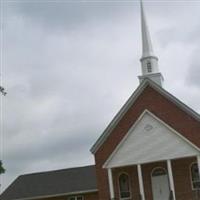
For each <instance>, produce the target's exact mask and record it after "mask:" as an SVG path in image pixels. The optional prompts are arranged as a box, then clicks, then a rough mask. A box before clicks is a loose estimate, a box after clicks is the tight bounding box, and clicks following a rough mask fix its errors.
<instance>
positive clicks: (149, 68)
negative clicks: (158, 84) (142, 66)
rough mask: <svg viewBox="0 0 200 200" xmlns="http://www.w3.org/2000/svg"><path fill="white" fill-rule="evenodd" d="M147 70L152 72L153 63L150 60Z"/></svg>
mask: <svg viewBox="0 0 200 200" xmlns="http://www.w3.org/2000/svg"><path fill="white" fill-rule="evenodd" d="M147 72H149V73H151V72H152V67H151V63H150V62H149V61H148V62H147Z"/></svg>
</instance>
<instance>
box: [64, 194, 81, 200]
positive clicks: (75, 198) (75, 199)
mask: <svg viewBox="0 0 200 200" xmlns="http://www.w3.org/2000/svg"><path fill="white" fill-rule="evenodd" d="M79 197H81V198H82V200H84V196H82V195H76V196H70V197H68V198H67V200H72V198H73V200H78V198H79Z"/></svg>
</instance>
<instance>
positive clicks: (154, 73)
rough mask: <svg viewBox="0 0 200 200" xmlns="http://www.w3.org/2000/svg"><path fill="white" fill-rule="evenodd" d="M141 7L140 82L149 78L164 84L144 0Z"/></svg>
mask: <svg viewBox="0 0 200 200" xmlns="http://www.w3.org/2000/svg"><path fill="white" fill-rule="evenodd" d="M140 8H141V30H142V58H141V59H140V61H141V65H142V76H139V80H140V82H142V80H143V79H145V78H149V79H151V80H153V81H155V82H156V83H157V84H159V85H160V86H162V82H163V77H162V74H161V73H159V70H158V58H157V57H156V56H155V55H154V52H153V46H152V42H151V37H150V33H149V29H148V25H147V20H146V16H145V12H144V6H143V2H142V0H140Z"/></svg>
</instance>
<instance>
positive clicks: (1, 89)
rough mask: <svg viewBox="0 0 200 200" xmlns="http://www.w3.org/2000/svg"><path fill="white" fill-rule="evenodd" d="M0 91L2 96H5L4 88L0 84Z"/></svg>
mask: <svg viewBox="0 0 200 200" xmlns="http://www.w3.org/2000/svg"><path fill="white" fill-rule="evenodd" d="M0 93H2V94H3V95H4V96H6V92H5V89H4V88H3V87H2V86H0Z"/></svg>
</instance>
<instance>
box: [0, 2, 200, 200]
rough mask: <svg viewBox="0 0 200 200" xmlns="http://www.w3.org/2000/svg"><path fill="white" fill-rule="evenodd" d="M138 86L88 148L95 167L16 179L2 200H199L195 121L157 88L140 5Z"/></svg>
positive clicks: (198, 121)
mask: <svg viewBox="0 0 200 200" xmlns="http://www.w3.org/2000/svg"><path fill="white" fill-rule="evenodd" d="M141 25H142V44H143V53H142V58H141V59H140V61H141V67H142V75H141V76H139V81H140V84H139V86H138V88H137V89H136V90H135V91H134V93H133V94H132V95H131V97H130V98H129V99H128V100H127V102H126V103H125V105H124V106H123V107H122V108H121V110H120V111H119V112H118V113H117V115H116V116H115V117H114V119H113V120H112V121H111V123H110V124H109V125H108V127H107V128H106V129H105V131H104V132H103V134H102V135H101V136H100V138H99V139H98V140H97V141H96V143H95V144H94V145H93V147H92V148H91V152H92V153H93V155H94V157H95V165H93V166H84V167H79V168H71V169H63V170H56V171H49V172H41V173H34V174H27V175H22V176H19V177H18V178H17V179H16V180H15V181H14V182H13V183H12V184H11V185H10V186H9V187H8V188H7V189H6V190H5V191H4V193H3V194H2V195H1V200H200V115H199V114H198V113H196V112H195V111H193V110H192V109H191V108H189V107H188V106H187V105H185V104H184V103H182V102H181V101H179V100H178V99H177V98H176V97H174V96H172V95H171V94H170V93H169V92H167V91H166V90H165V89H163V87H162V82H163V77H162V74H161V73H160V72H159V69H158V58H157V57H156V56H155V54H154V52H153V48H152V43H151V38H150V34H149V30H148V26H147V22H146V17H145V13H144V9H143V5H142V2H141Z"/></svg>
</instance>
